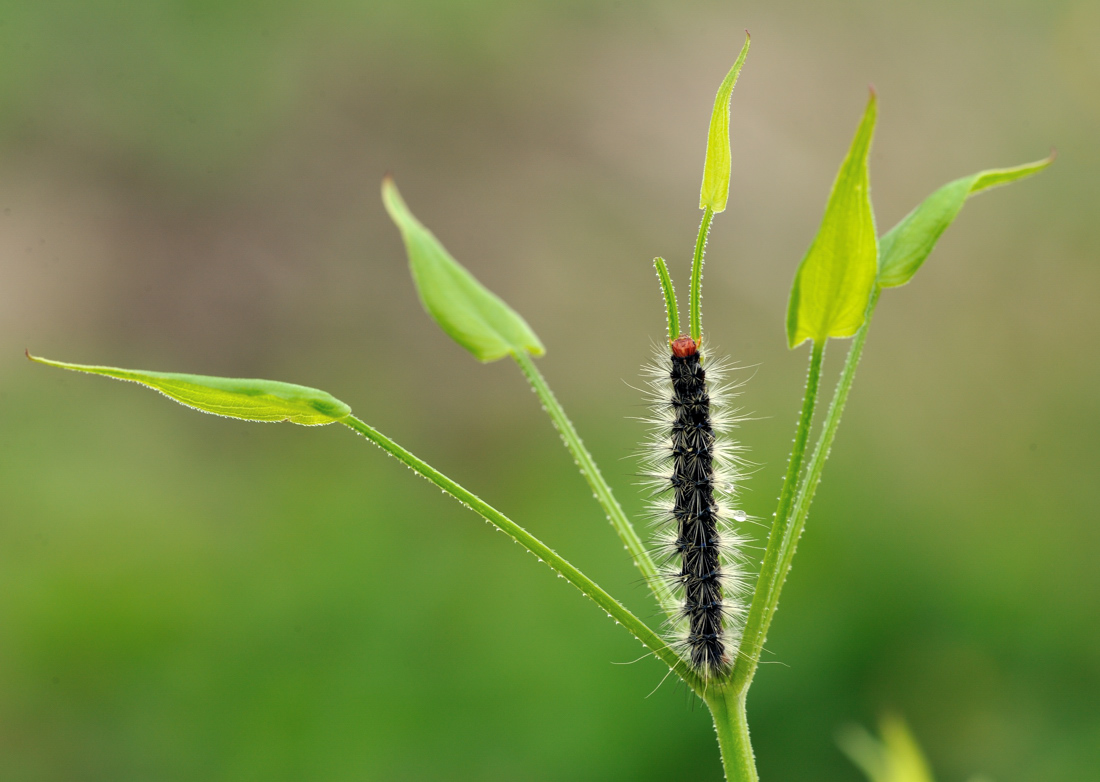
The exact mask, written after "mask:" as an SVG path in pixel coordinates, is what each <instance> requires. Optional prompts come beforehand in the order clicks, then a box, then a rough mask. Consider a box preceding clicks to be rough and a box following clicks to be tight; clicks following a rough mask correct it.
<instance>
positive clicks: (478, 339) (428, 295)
mask: <svg viewBox="0 0 1100 782" xmlns="http://www.w3.org/2000/svg"><path fill="white" fill-rule="evenodd" d="M382 201H383V203H385V205H386V211H387V212H389V213H390V217H391V218H392V219H393V221H394V223H396V224H397V227H398V229H400V231H401V237H402V238H403V239H404V240H405V249H406V251H407V252H408V255H409V267H410V268H411V269H412V276H413V281H414V282H415V283H416V289H417V291H418V292H419V293H420V301H421V302H422V303H423V304H424V309H426V310H427V311H428V314H430V315H431V316H432V317H433V318H434V319H435V321H436V323H438V324H439V325H440V326H441V327H442V328H443V330H444V331H445V332H447V334H448V335H450V337H451V339H453V340H454V341H455V342H457V343H458V344H460V345H462V347H464V348H466V349H467V350H468V351H470V352H471V353H473V354H474V356H475V357H476V358H477V359H478V360H479V361H496V360H497V359H498V358H503V357H504V356H507V355H510V354H513V353H521V352H524V351H526V352H528V353H533V354H534V355H536V356H541V355H542V354H543V353H545V352H546V349H545V348H543V346H542V343H541V342H539V338H538V337H536V336H535V332H533V331H532V330H531V327H530V326H528V325H527V322H526V321H525V320H524V319H523V318H522V317H520V316H519V314H518V313H517V312H516V311H515V310H513V309H512V308H511V307H509V306H508V305H507V304H505V303H504V301H502V300H501V299H500V297H499V296H497V295H496V294H495V293H493V292H492V291H490V290H489V289H488V288H486V287H485V286H484V285H482V284H481V283H480V282H478V281H477V279H476V278H475V277H474V276H473V275H472V274H470V272H468V271H466V269H464V268H463V267H462V266H461V265H460V264H459V263H458V261H456V260H455V259H454V258H453V257H451V254H450V253H449V252H447V250H446V249H445V248H444V247H443V245H442V244H440V242H439V240H438V239H436V238H435V236H434V235H432V232H431V231H429V230H428V229H427V228H425V227H424V225H423V224H422V223H421V222H420V221H419V220H417V219H416V218H415V217H414V216H413V214H412V212H410V211H409V208H408V207H407V206H406V205H405V202H404V200H402V198H401V194H400V193H399V192H398V191H397V185H395V184H394V183H393V180H392V179H390V178H389V177H386V178H385V179H384V180H383V182H382Z"/></svg>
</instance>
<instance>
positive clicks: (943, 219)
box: [878, 153, 1054, 288]
mask: <svg viewBox="0 0 1100 782" xmlns="http://www.w3.org/2000/svg"><path fill="white" fill-rule="evenodd" d="M1053 162H1054V154H1053V153H1051V155H1050V157H1048V158H1045V159H1043V160H1037V161H1035V162H1034V163H1025V164H1024V165H1022V166H1016V167H1015V168H991V169H988V170H986V171H979V172H978V173H977V174H972V175H970V176H968V177H963V178H962V179H956V180H955V181H954V182H948V183H947V184H946V185H944V186H943V187H941V188H940V189H939V190H937V191H936V192H934V193H933V194H932V195H930V196H928V198H926V199H924V201H922V202H921V204H920V206H918V207H917V208H916V209H914V210H913V211H912V212H910V213H909V214H907V215H906V216H905V217H904V218H902V220H901V222H899V223H898V224H897V225H895V226H894V227H893V228H891V229H890V230H889V231H887V232H886V234H885V235H884V236H883V237H882V239H881V240H879V261H880V262H879V273H878V284H879V285H880V286H882V287H883V288H894V287H897V286H898V285H905V283H907V282H909V280H911V279H912V278H913V275H914V274H916V273H917V269H919V268H920V267H921V264H923V263H924V259H925V258H927V257H928V255H929V253H931V252H932V249H933V248H934V247H935V246H936V242H937V241H939V238H940V235H941V234H942V233H943V232H944V231H945V230H947V226H949V225H951V223H952V222H953V221H954V219H955V217H956V215H958V214H959V211H960V210H961V209H962V208H963V204H964V203H966V199H967V198H968V197H970V196H972V195H974V194H975V193H980V192H981V191H982V190H988V189H989V188H991V187H997V186H999V185H1007V184H1008V183H1009V182H1014V181H1016V180H1017V179H1023V178H1024V177H1028V176H1031V175H1032V174H1035V173H1038V172H1039V171H1042V170H1043V169H1044V168H1046V167H1047V166H1049V165H1050V164H1051V163H1053Z"/></svg>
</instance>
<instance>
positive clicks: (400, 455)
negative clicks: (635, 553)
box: [340, 415, 703, 694]
mask: <svg viewBox="0 0 1100 782" xmlns="http://www.w3.org/2000/svg"><path fill="white" fill-rule="evenodd" d="M340 423H342V424H344V425H346V426H348V427H349V428H351V429H353V430H354V431H356V432H358V433H359V434H361V435H363V436H364V437H366V438H367V439H368V440H370V441H371V442H372V443H374V444H375V445H377V446H378V447H379V448H381V449H382V450H383V451H385V452H386V453H388V454H389V455H390V456H393V457H394V458H395V459H397V460H398V461H399V462H401V463H402V464H404V465H405V466H406V467H409V468H410V469H411V470H412V471H413V472H415V473H416V474H417V475H419V476H421V477H422V478H426V479H427V480H429V481H431V482H432V483H434V484H435V485H436V486H438V487H439V488H441V489H442V490H443V491H444V492H446V493H447V494H449V495H451V496H452V497H454V498H455V499H456V500H458V501H459V502H461V503H462V504H463V505H465V506H466V507H467V508H469V509H471V510H472V511H474V512H475V513H477V514H479V515H480V516H481V517H482V518H484V519H485V520H486V521H488V522H489V523H490V524H492V525H493V526H495V527H496V528H497V529H499V530H500V531H501V532H503V533H505V534H506V535H508V536H509V537H510V538H512V540H514V541H516V542H517V543H519V544H520V545H521V546H523V547H524V548H525V549H527V550H528V551H529V552H531V553H532V554H534V555H535V556H536V557H538V559H539V561H541V562H545V563H546V564H547V565H548V566H549V567H550V568H551V569H552V570H554V571H556V572H557V573H558V574H559V575H561V576H562V578H564V579H565V580H566V581H568V582H569V583H570V584H572V585H573V586H575V587H576V588H577V589H579V590H580V591H581V592H582V593H583V594H585V595H586V596H587V597H589V598H591V599H592V601H593V602H594V603H596V605H598V606H599V607H600V608H602V609H603V610H604V611H606V612H607V615H608V616H610V617H611V618H612V619H614V620H615V621H616V622H617V623H618V624H621V625H622V626H623V627H625V628H626V629H627V631H628V632H630V633H631V635H633V636H634V637H635V638H637V639H638V640H639V641H641V642H642V645H643V646H645V647H646V648H647V649H649V650H650V651H651V652H652V653H653V654H654V655H655V656H657V657H658V658H659V659H660V660H661V661H662V662H664V663H665V665H667V666H669V667H670V668H671V669H672V670H673V671H674V672H675V673H676V675H677V676H679V677H680V678H681V679H683V680H684V681H685V682H687V684H688V686H690V687H691V688H692V689H693V690H695V691H696V692H698V693H700V694H701V693H702V692H703V683H702V682H701V681H700V679H699V677H698V675H697V674H696V673H695V672H694V671H693V670H691V667H690V666H689V665H688V664H687V663H686V662H685V661H684V660H683V659H682V658H681V657H680V656H679V655H678V654H676V652H675V651H673V650H672V649H671V648H669V646H668V644H667V643H665V641H664V639H662V638H661V637H660V636H659V635H657V633H655V632H653V630H652V629H650V627H649V626H648V625H647V624H646V623H645V622H643V621H642V620H641V619H639V618H638V617H636V616H634V614H632V613H631V612H630V611H628V610H627V609H626V608H625V607H624V606H623V605H622V604H621V603H620V602H619V601H618V600H616V599H615V598H613V597H612V596H611V595H609V594H608V593H607V592H605V591H604V590H603V589H602V588H601V587H600V586H599V585H598V584H596V582H594V581H593V580H592V579H590V578H589V577H588V576H586V575H585V574H584V573H582V572H581V571H579V570H578V569H577V568H576V567H574V566H573V565H572V564H570V563H569V562H568V561H567V560H566V559H565V558H564V557H562V556H561V555H559V554H558V553H557V552H556V551H554V550H553V549H552V548H550V547H549V546H547V545H546V544H545V543H543V542H542V541H541V540H539V539H538V538H536V537H535V536H534V535H532V534H531V533H530V532H528V531H527V530H525V529H524V528H523V527H521V526H519V525H518V524H516V523H515V522H514V521H512V520H511V519H509V518H508V517H507V516H505V515H504V514H503V513H501V512H500V511H498V510H497V509H496V508H494V507H493V506H492V505H490V504H489V503H487V502H485V501H484V500H482V499H481V498H480V497H478V496H477V495H475V494H473V493H472V492H470V491H468V490H466V489H464V488H463V487H462V486H460V485H459V484H457V483H456V482H454V481H453V480H451V479H450V478H448V477H447V476H446V475H444V474H443V473H441V472H439V470H437V469H435V468H434V467H432V466H431V465H430V464H428V463H427V462H425V461H423V460H422V459H419V458H417V457H416V456H414V455H413V454H411V453H410V452H409V451H406V450H405V449H404V448H402V447H401V446H400V445H398V444H397V443H395V442H394V441H393V440H391V439H389V438H388V437H386V436H385V435H384V434H382V433H381V432H379V431H378V430H376V429H374V428H373V427H371V426H370V425H368V424H366V423H364V422H363V421H360V420H359V419H358V418H356V417H355V416H353V415H349V416H348V417H347V418H344V419H343V420H341V421H340Z"/></svg>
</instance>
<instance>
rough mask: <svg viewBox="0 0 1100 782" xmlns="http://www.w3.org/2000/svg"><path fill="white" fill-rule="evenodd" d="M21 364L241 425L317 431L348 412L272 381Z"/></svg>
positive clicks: (325, 397) (324, 397)
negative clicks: (127, 384) (137, 389)
mask: <svg viewBox="0 0 1100 782" xmlns="http://www.w3.org/2000/svg"><path fill="white" fill-rule="evenodd" d="M27 358H29V359H30V360H31V361H37V362H38V363H39V364H46V365H47V366H51V367H60V368H61V369H71V370H74V371H77V372H88V373H90V374H93V375H106V376H107V377H113V378H115V379H117V380H128V381H131V382H133V383H141V384H142V385H144V386H148V387H149V388H152V389H155V390H157V391H160V392H161V393H162V394H164V395H165V396H166V397H168V398H170V399H174V400H175V401H177V402H179V403H180V404H181V405H187V406H188V407H192V408H194V409H195V410H200V411H202V412H204V413H212V414H214V415H223V416H226V417H227V418H240V419H242V420H244V421H271V422H276V421H288V422H290V423H292V424H301V425H303V426H321V425H323V424H331V423H335V422H337V421H342V420H343V419H345V418H347V417H348V416H349V415H350V414H351V408H350V407H348V406H347V405H346V404H344V403H343V402H341V401H340V400H339V399H337V398H336V397H334V396H332V395H331V394H327V393H325V392H324V391H318V390H317V389H316V388H309V387H307V386H299V385H295V384H294V383H281V382H279V381H277V380H244V379H240V378H231V377H211V376H209V375H182V374H177V373H173V372H147V371H144V370H140V369H119V368H117V367H97V366H89V365H87V364H68V363H66V362H64V361H51V360H50V359H48V358H39V357H38V356H32V355H31V354H30V353H29V352H28V353H27Z"/></svg>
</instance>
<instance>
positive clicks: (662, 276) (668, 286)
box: [653, 258, 680, 342]
mask: <svg viewBox="0 0 1100 782" xmlns="http://www.w3.org/2000/svg"><path fill="white" fill-rule="evenodd" d="M653 265H654V266H655V267H657V279H658V280H660V282H661V291H662V292H663V293H664V294H665V313H666V315H667V316H668V341H669V342H671V341H672V340H674V339H676V338H677V337H679V336H680V308H679V307H678V306H676V289H675V288H674V287H672V277H671V276H670V275H669V273H668V266H667V265H665V259H664V258H654V259H653Z"/></svg>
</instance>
